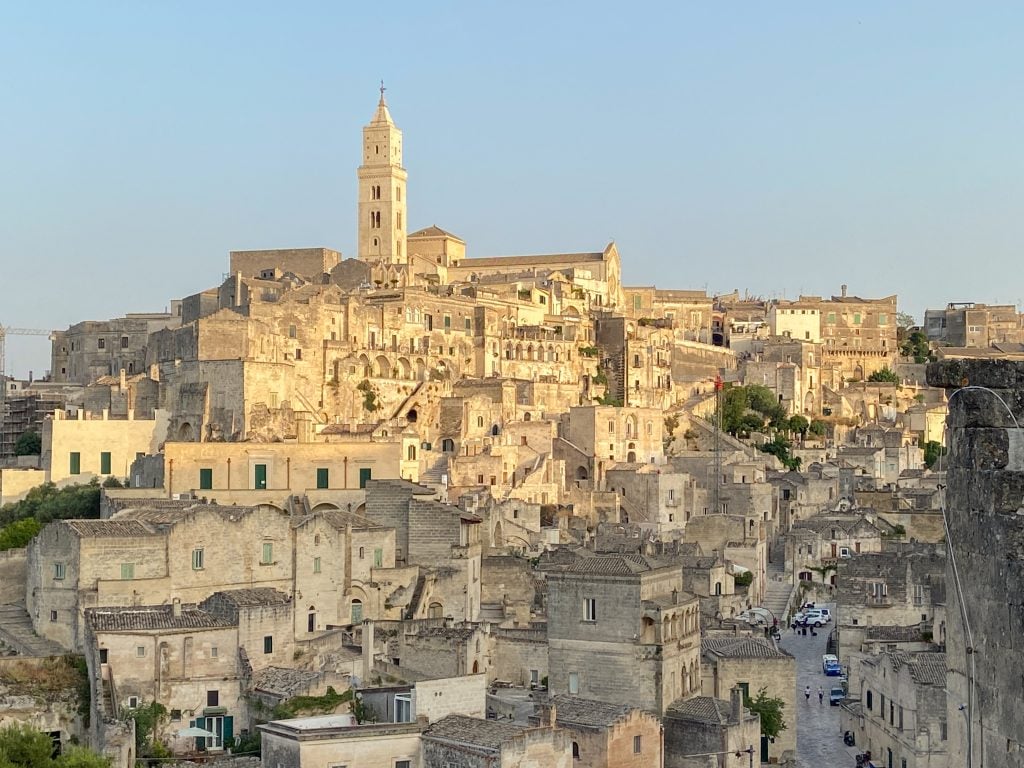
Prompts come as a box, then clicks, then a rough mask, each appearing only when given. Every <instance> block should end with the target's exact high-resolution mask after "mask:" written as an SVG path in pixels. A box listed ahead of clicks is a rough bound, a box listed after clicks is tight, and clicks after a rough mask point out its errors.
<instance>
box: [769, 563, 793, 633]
mask: <svg viewBox="0 0 1024 768" xmlns="http://www.w3.org/2000/svg"><path fill="white" fill-rule="evenodd" d="M792 592H793V585H792V584H790V583H789V581H788V580H787V579H786V568H785V565H784V564H783V563H782V562H774V563H768V569H767V571H766V572H765V588H764V601H763V602H762V605H763V606H764V607H765V608H767V609H768V610H769V611H771V612H772V613H773V614H775V618H777V619H778V620H779V623H780V624H782V623H783V622H784V621H785V618H786V617H785V613H786V605H787V604H788V603H789V596H790V594H792Z"/></svg>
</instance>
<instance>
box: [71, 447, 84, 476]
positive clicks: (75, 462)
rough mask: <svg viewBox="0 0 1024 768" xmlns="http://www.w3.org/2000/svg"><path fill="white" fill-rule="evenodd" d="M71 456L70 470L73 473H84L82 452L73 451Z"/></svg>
mask: <svg viewBox="0 0 1024 768" xmlns="http://www.w3.org/2000/svg"><path fill="white" fill-rule="evenodd" d="M70 458H71V461H70V466H69V467H68V472H69V473H70V474H72V475H80V474H82V454H80V453H79V452H78V451H72V452H71V456H70Z"/></svg>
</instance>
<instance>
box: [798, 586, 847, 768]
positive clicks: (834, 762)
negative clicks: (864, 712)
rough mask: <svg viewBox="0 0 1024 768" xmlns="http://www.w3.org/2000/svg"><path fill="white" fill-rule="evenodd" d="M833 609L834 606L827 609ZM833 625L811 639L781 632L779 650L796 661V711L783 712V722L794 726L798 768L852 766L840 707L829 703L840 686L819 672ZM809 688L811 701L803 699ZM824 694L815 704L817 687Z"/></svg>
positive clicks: (823, 628) (827, 625) (822, 629)
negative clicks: (832, 691)
mask: <svg viewBox="0 0 1024 768" xmlns="http://www.w3.org/2000/svg"><path fill="white" fill-rule="evenodd" d="M829 607H830V608H832V610H833V611H834V610H835V607H834V606H829ZM834 626H835V623H834V622H833V623H832V624H826V625H825V626H824V627H822V628H821V629H819V630H818V636H817V637H812V636H811V634H810V629H808V634H807V636H806V637H804V636H803V635H800V634H796V635H794V634H793V630H791V629H787V630H786V631H785V632H783V633H782V643H781V645H782V648H784V649H785V650H786V651H788V652H789V653H791V654H793V656H794V657H795V658H796V710H797V711H796V712H795V713H792V712H786V713H785V717H786V722H787V723H789V724H790V725H789V727H791V728H792V727H793V721H794V719H795V720H796V727H797V757H798V763H799V765H800V768H824V767H825V766H828V768H844V767H845V766H851V767H852V766H853V765H854V762H855V760H854V757H853V755H854V752H855V751H856V750H853V749H849V748H847V747H846V746H845V745H844V744H843V734H842V731H841V730H840V728H839V707H831V706H829V703H828V689H829V688H830V687H831V686H832V685H839V682H838V681H839V678H837V677H826V676H825V674H824V673H823V672H822V671H821V657H822V654H824V653H825V643H826V642H827V640H828V633H829V632H830V631H831V630H832V628H833V627H834ZM808 685H809V686H811V699H810V701H807V700H805V698H804V687H805V686H808ZM819 687H820V688H822V689H823V690H824V692H825V698H824V701H823V702H822V703H821V704H819V703H818V688H819Z"/></svg>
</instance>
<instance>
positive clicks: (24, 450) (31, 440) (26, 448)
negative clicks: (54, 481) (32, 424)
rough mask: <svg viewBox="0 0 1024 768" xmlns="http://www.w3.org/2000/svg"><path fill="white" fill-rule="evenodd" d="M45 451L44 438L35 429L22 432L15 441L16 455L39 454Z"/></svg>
mask: <svg viewBox="0 0 1024 768" xmlns="http://www.w3.org/2000/svg"><path fill="white" fill-rule="evenodd" d="M42 452H43V439H42V438H41V437H40V436H39V433H38V432H36V431H35V430H31V429H30V430H28V431H27V432H22V433H21V435H20V436H19V437H18V439H17V440H16V441H15V443H14V455H15V456H38V455H39V454H40V453H42Z"/></svg>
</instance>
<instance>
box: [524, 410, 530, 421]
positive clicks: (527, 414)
mask: <svg viewBox="0 0 1024 768" xmlns="http://www.w3.org/2000/svg"><path fill="white" fill-rule="evenodd" d="M529 420H530V412H529V411H527V412H526V413H524V414H523V421H529Z"/></svg>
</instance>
